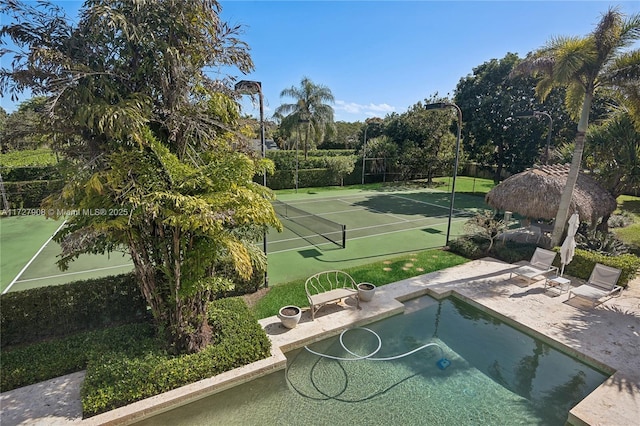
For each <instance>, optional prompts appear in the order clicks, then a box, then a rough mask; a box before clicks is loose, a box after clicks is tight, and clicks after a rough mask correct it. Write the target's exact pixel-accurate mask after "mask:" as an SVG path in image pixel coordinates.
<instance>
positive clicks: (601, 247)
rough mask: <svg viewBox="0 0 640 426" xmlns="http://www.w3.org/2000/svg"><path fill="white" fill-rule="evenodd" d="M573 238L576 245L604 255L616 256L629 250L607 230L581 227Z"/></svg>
mask: <svg viewBox="0 0 640 426" xmlns="http://www.w3.org/2000/svg"><path fill="white" fill-rule="evenodd" d="M575 239H576V247H578V248H581V249H584V250H589V251H593V252H596V253H600V254H603V255H605V256H618V255H620V254H625V253H628V252H629V248H628V247H627V246H626V245H625V244H624V243H623V242H622V241H620V240H619V239H618V238H616V236H615V235H614V234H612V233H609V232H602V231H598V230H582V229H581V230H580V232H578V233H577V234H576V237H575Z"/></svg>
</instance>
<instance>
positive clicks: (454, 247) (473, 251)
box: [449, 236, 489, 259]
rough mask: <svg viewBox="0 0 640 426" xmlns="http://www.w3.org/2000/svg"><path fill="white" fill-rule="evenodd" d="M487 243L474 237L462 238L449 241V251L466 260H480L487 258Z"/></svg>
mask: <svg viewBox="0 0 640 426" xmlns="http://www.w3.org/2000/svg"><path fill="white" fill-rule="evenodd" d="M488 248H489V241H488V240H487V239H485V238H479V237H475V236H463V237H460V238H457V239H455V240H452V241H449V251H451V252H453V253H456V254H459V255H460V256H463V257H466V258H467V259H480V258H481V257H485V256H487V254H488V253H487V249H488Z"/></svg>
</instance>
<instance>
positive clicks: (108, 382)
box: [82, 298, 271, 417]
mask: <svg viewBox="0 0 640 426" xmlns="http://www.w3.org/2000/svg"><path fill="white" fill-rule="evenodd" d="M208 315H209V322H210V324H211V326H212V328H213V329H214V330H216V334H215V336H214V341H213V342H212V344H211V345H209V346H208V347H207V348H206V349H204V350H203V351H201V352H199V353H196V354H190V355H182V356H169V355H168V354H167V353H166V352H165V351H162V350H160V349H156V350H153V351H146V352H144V353H141V354H139V355H136V356H126V354H123V353H120V352H116V351H112V352H102V353H100V354H96V356H95V357H93V358H92V359H91V361H90V362H89V365H88V366H87V375H86V378H85V382H84V385H83V387H82V409H83V414H84V416H85V417H90V416H94V415H96V414H100V413H103V412H106V411H109V410H113V409H114V408H117V407H120V406H123V405H127V404H131V403H132V402H135V401H139V400H141V399H144V398H148V397H150V396H153V395H157V394H160V393H162V392H166V391H169V390H171V389H175V388H178V387H180V386H184V385H186V384H189V383H193V382H195V381H198V380H202V379H205V378H208V377H211V376H214V375H216V374H220V373H222V372H224V371H228V370H231V369H234V368H237V367H240V366H243V365H246V364H248V363H251V362H254V361H258V360H260V359H263V358H266V357H268V356H269V355H270V349H271V342H270V340H269V338H268V337H267V335H266V334H265V332H264V330H263V329H262V328H261V327H260V325H259V324H258V322H257V321H256V319H255V317H254V316H253V314H251V312H250V311H249V308H248V307H247V305H246V304H245V303H244V301H242V300H241V299H237V298H228V299H220V300H216V301H214V302H213V303H212V304H211V305H210V308H209V312H208Z"/></svg>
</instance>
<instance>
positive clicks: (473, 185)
mask: <svg viewBox="0 0 640 426" xmlns="http://www.w3.org/2000/svg"><path fill="white" fill-rule="evenodd" d="M451 180H452V179H451V177H446V176H445V177H438V178H434V179H433V182H434V183H435V185H434V186H432V187H433V188H435V189H440V190H442V191H445V192H450V191H451ZM494 186H495V183H494V182H493V180H491V179H482V178H474V177H469V176H458V177H456V193H458V192H460V193H468V194H476V195H482V194H486V193H487V192H489V191H490V190H491V188H493V187H494ZM390 187H399V188H403V187H406V188H411V187H415V188H424V187H425V181H423V180H415V181H407V182H404V181H403V182H376V183H367V184H364V185H349V186H322V187H314V188H300V189H299V191H302V192H309V191H311V192H316V191H318V192H338V191H344V190H348V189H362V190H366V191H376V190H378V189H385V188H390ZM274 192H275V193H276V194H294V193H296V190H295V189H278V190H276V191H274Z"/></svg>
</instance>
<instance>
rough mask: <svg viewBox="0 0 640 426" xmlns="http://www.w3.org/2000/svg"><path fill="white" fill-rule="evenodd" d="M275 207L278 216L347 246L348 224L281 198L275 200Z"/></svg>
mask: <svg viewBox="0 0 640 426" xmlns="http://www.w3.org/2000/svg"><path fill="white" fill-rule="evenodd" d="M273 209H274V210H275V212H276V214H277V215H278V216H280V217H282V218H284V219H287V220H289V221H291V222H293V223H295V224H298V225H300V226H302V227H304V228H306V229H308V230H309V231H312V232H314V233H315V234H318V235H319V236H321V237H323V238H325V239H326V240H328V241H331V242H332V243H334V244H336V245H338V246H339V247H342V248H345V247H346V245H347V226H346V225H343V224H340V223H338V222H334V221H332V220H329V219H326V218H324V217H322V216H318V215H316V214H313V213H309V212H307V211H305V210H302V209H299V208H297V207H294V206H292V205H291V204H287V203H283V202H282V201H279V200H275V201H274V202H273ZM285 226H286V224H285Z"/></svg>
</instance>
